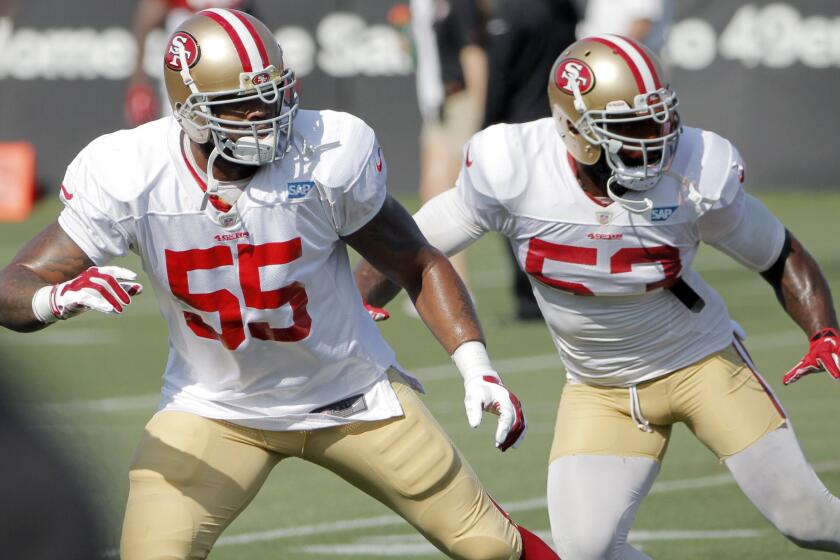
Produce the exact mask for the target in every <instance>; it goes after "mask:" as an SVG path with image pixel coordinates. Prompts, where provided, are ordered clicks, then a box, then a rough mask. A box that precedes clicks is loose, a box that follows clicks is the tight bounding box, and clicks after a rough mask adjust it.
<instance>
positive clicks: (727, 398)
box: [355, 35, 840, 560]
mask: <svg viewBox="0 0 840 560" xmlns="http://www.w3.org/2000/svg"><path fill="white" fill-rule="evenodd" d="M548 97H549V100H550V106H551V111H552V115H553V118H545V119H540V120H537V121H532V122H529V123H523V124H513V125H510V124H500V125H495V126H491V127H490V128H487V129H485V130H483V131H481V132H480V133H478V134H476V135H475V136H474V137H473V138H472V139H471V140H470V141H469V143H468V144H467V154H468V155H467V157H466V158H465V160H464V165H463V167H462V169H461V174H460V176H459V178H458V182H457V184H456V187H455V188H454V189H452V190H449V191H446V192H444V193H443V194H441V195H438V196H437V197H435V198H434V199H432V200H430V201H429V202H427V203H426V204H425V205H424V206H423V207H422V208H421V209H420V210H419V211H418V212H417V214H415V219H416V220H417V223H418V225H419V226H420V230H421V231H422V232H423V234H424V236H425V237H426V238H427V239H428V240H429V241H430V242H431V243H432V244H433V245H434V246H436V247H437V248H439V249H440V250H442V251H443V252H445V253H447V254H450V253H455V252H457V251H459V250H462V249H463V248H465V247H466V246H468V245H469V244H470V243H472V242H473V241H475V240H476V239H478V238H480V237H481V236H482V235H483V234H484V233H486V232H489V231H496V232H500V233H502V234H503V235H505V236H506V237H507V238H508V239H509V240H510V242H511V244H512V245H513V246H514V248H515V251H516V256H517V258H518V260H519V263H520V265H521V266H522V268H523V269H525V270H526V271H527V272H528V274H529V275H530V280H531V283H532V285H533V288H534V292H535V294H536V296H537V301H538V302H539V305H540V309H541V310H542V312H543V316H544V317H545V320H546V323H547V326H548V328H549V331H550V333H551V336H552V338H553V341H554V344H555V346H556V347H557V350H558V352H559V354H560V357H561V359H562V361H563V364H564V366H565V370H566V377H567V382H566V384H565V386H564V388H563V392H562V395H561V396H560V403H559V406H558V410H557V421H556V426H555V431H554V441H553V445H552V449H551V452H550V464H549V467H548V488H547V493H548V511H549V517H550V519H551V528H552V535H553V537H554V542H555V545H556V547H557V551H558V553H559V554H560V556H561V557H563V558H569V559H573V560H614V559H625V560H626V559H632V560H644V559H648V558H649V557H648V556H647V555H646V554H645V553H644V552H642V551H640V550H639V549H637V548H635V547H633V546H632V545H631V544H630V543H629V542H628V535H629V533H630V529H631V527H632V525H633V522H634V519H635V516H636V512H637V511H638V508H639V506H640V505H641V502H642V500H643V499H644V498H645V496H646V495H647V494H648V492H649V491H650V489H651V487H652V486H653V483H654V480H655V479H656V476H657V474H658V473H659V469H660V465H661V461H662V459H663V457H664V455H665V452H666V450H667V447H668V443H669V440H670V438H671V432H672V428H673V426H674V425H675V424H677V423H680V422H682V423H684V424H685V425H686V426H687V427H688V428H689V429H690V430H691V431H692V432H693V433H694V435H695V436H696V437H697V438H698V439H699V440H700V441H701V442H702V443H703V444H704V445H705V446H706V447H708V448H709V449H710V450H711V451H712V452H713V453H714V454H715V455H716V456H717V457H718V458H719V459H720V460H721V461H722V462H723V463H724V464H725V465H726V467H727V469H729V472H730V474H731V475H732V476H733V478H734V480H735V482H736V483H737V484H738V486H739V487H740V488H741V490H742V491H743V492H744V494H745V495H746V497H747V498H748V499H749V500H750V502H751V503H752V504H753V505H754V506H755V507H756V508H757V509H758V511H760V512H761V513H762V514H763V515H764V516H765V517H766V518H767V519H768V520H769V521H770V522H771V523H772V524H773V525H774V526H775V527H776V528H777V529H778V530H779V531H780V532H781V533H782V534H783V535H784V536H786V537H787V538H788V539H790V540H791V541H792V542H793V543H795V544H796V545H798V546H800V547H803V548H807V549H813V550H822V551H830V552H834V553H840V499H838V498H837V497H835V496H834V495H832V494H831V493H830V492H829V491H828V489H827V488H826V487H825V485H824V484H823V483H822V481H820V479H819V478H818V477H817V475H816V473H815V472H814V469H813V468H812V466H811V465H810V464H809V463H808V461H807V459H806V458H805V456H804V454H803V452H802V449H801V448H800V446H799V442H798V440H797V437H796V435H795V433H794V431H793V427H792V425H791V423H790V421H789V420H788V417H787V414H786V412H785V410H784V409H783V408H782V406H781V404H780V403H779V401H778V399H777V398H776V396H775V395H774V394H773V392H772V391H771V389H770V388H769V386H768V385H767V383H766V382H765V381H764V380H763V378H762V377H761V376H760V374H759V373H758V371H757V369H756V367H755V364H754V363H753V361H752V359H751V358H750V357H749V355H748V354H747V351H746V347H745V345H744V342H743V341H744V338H745V335H744V334H743V331H742V330H741V329H740V327H739V326H738V325H737V324H735V323H734V322H733V321H732V320H731V319H730V317H729V313H728V311H727V309H726V305H725V303H724V301H723V299H722V298H721V297H720V295H719V294H718V293H717V292H716V291H715V290H714V289H713V288H712V287H711V286H710V285H709V284H707V283H706V282H705V280H704V279H703V278H702V277H701V276H700V275H699V274H698V273H697V272H696V271H694V270H693V269H692V266H691V265H692V262H693V260H694V258H695V256H696V254H697V251H698V249H699V246H700V243H701V242H703V243H706V244H708V245H711V246H712V247H715V248H717V249H719V250H720V251H722V252H723V253H725V254H726V255H729V256H730V257H732V258H733V259H735V260H736V261H737V262H739V263H741V264H742V265H744V266H746V267H747V268H749V269H750V270H753V271H755V272H757V273H759V274H760V275H761V276H762V278H763V279H764V280H766V281H767V282H768V283H769V284H770V286H771V287H772V288H773V290H774V292H775V294H776V298H777V300H778V301H779V303H780V304H781V307H782V308H783V310H784V311H785V312H786V313H787V315H788V316H789V317H790V318H791V319H792V320H793V321H794V322H795V323H796V324H797V325H798V326H799V328H800V329H801V330H802V331H803V333H804V335H805V340H806V341H807V344H808V350H807V352H806V354H805V356H804V357H803V358H802V360H800V361H799V362H798V363H797V364H796V365H794V367H793V368H791V369H790V371H788V372H787V373H786V374H785V375H784V377H783V383H784V384H786V385H787V384H789V383H792V382H794V381H796V380H797V379H799V378H800V377H801V376H803V375H806V374H810V373H814V372H818V371H827V372H828V373H829V374H830V375H831V376H832V377H833V378H835V379H840V335H838V324H837V314H836V312H835V308H834V303H833V301H832V298H831V292H830V289H829V286H828V283H827V282H826V279H825V277H824V275H823V273H822V271H821V270H820V268H819V266H818V265H817V263H816V262H815V261H814V259H813V257H811V256H810V255H809V253H808V252H807V251H806V250H805V248H804V247H803V246H802V244H801V243H800V242H799V241H798V240H797V238H796V237H795V236H794V235H793V234H792V233H791V232H790V231H789V230H787V229H786V228H785V226H784V225H783V224H782V223H781V222H780V221H779V220H778V219H777V218H776V217H775V216H774V215H773V214H772V213H771V212H770V211H769V210H768V209H767V207H766V206H764V205H763V204H762V203H761V202H760V201H759V200H758V199H757V198H755V197H753V196H751V195H749V194H747V193H746V192H745V190H744V187H743V183H744V180H745V171H744V162H743V160H742V159H741V156H740V154H739V153H738V150H737V149H736V148H735V147H734V146H733V145H732V144H731V143H730V142H729V141H728V140H726V139H724V138H722V137H721V136H718V135H717V134H715V133H712V132H709V131H706V130H701V129H698V128H690V127H685V128H684V127H682V125H681V124H680V119H679V115H678V113H677V111H676V107H677V96H676V93H675V92H674V90H673V89H672V88H671V87H670V85H669V84H668V83H667V81H666V80H665V77H664V75H663V72H662V67H661V64H660V63H659V62H658V59H657V57H656V55H655V54H654V53H653V52H652V51H651V50H650V49H648V48H646V47H645V46H643V45H642V44H641V43H638V42H636V41H634V40H633V39H630V38H627V37H620V36H617V35H597V36H594V37H588V38H585V39H581V40H579V41H577V42H575V43H574V44H572V45H571V46H570V47H569V48H568V49H567V50H565V51H564V52H563V53H562V54H561V55H560V56H559V57H558V59H557V61H556V62H555V65H554V67H553V68H552V69H551V71H550V72H549V74H548ZM355 275H356V283H357V285H358V287H359V291H360V292H361V294H362V297H363V298H365V299H366V301H368V302H370V303H371V304H372V305H376V306H383V305H385V304H386V303H387V301H388V299H389V298H390V297H393V295H394V294H395V293H396V291H397V290H398V288H397V287H396V286H394V285H393V284H391V283H389V282H388V281H387V279H385V278H384V277H383V275H382V274H381V273H379V272H377V271H375V270H374V269H373V268H372V267H370V265H367V264H366V263H362V264H361V265H360V266H359V267H358V268H357V269H356V273H355Z"/></svg>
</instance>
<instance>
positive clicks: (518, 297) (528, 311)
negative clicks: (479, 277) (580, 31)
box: [453, 0, 578, 320]
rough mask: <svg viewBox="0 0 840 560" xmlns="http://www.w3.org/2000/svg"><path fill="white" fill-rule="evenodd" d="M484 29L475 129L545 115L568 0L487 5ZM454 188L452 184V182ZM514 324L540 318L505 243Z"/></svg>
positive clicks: (566, 33)
mask: <svg viewBox="0 0 840 560" xmlns="http://www.w3.org/2000/svg"><path fill="white" fill-rule="evenodd" d="M490 6H491V8H490V9H491V12H490V17H489V21H488V24H487V67H488V72H487V78H488V80H487V83H488V84H489V86H488V88H487V103H486V108H485V111H484V123H483V124H482V126H481V128H482V129H483V128H487V127H488V126H491V125H494V124H498V123H524V122H528V121H534V120H537V119H541V118H543V117H548V116H551V113H550V111H549V109H548V94H547V93H546V88H545V77H546V76H547V75H548V71H549V70H551V65H552V64H554V61H555V59H556V58H557V56H558V55H559V54H560V53H561V52H563V49H565V48H566V47H568V46H569V45H570V44H571V43H572V42H574V40H575V26H576V25H577V22H578V14H577V9H576V8H575V5H574V3H573V2H572V0H493V1H492V2H491V4H490ZM453 184H454V181H453ZM505 252H506V254H507V255H508V258H509V260H510V264H511V269H512V271H513V275H512V276H513V296H514V301H515V304H516V309H515V314H516V317H517V318H518V319H521V320H530V319H541V318H542V313H540V309H539V306H538V305H537V301H536V299H534V293H533V291H532V289H531V283H530V282H529V281H528V276H527V275H526V274H525V273H524V272H523V271H522V270H521V269H520V268H519V264H518V263H517V262H516V257H515V255H514V254H513V250H512V248H511V247H510V245H509V244H507V243H505Z"/></svg>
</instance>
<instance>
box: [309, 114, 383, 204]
mask: <svg viewBox="0 0 840 560" xmlns="http://www.w3.org/2000/svg"><path fill="white" fill-rule="evenodd" d="M294 127H295V130H296V132H299V133H300V134H301V136H302V137H303V139H304V141H305V143H306V145H307V154H308V157H310V158H313V159H315V160H316V165H315V167H314V169H313V175H312V177H313V179H314V180H315V182H316V183H318V184H319V185H320V186H321V187H323V188H327V189H333V188H338V189H346V188H347V187H349V186H351V185H352V184H353V183H354V182H355V181H356V179H358V178H359V176H360V175H361V173H362V172H363V170H364V169H365V166H366V164H367V162H368V160H369V159H370V157H371V151H372V150H373V149H374V144H375V143H376V136H375V134H374V132H373V129H371V127H370V126H368V125H367V123H365V122H364V121H363V120H362V119H360V118H358V117H356V116H353V115H351V114H349V113H342V112H338V111H299V113H298V115H297V116H296V117H295V121H294Z"/></svg>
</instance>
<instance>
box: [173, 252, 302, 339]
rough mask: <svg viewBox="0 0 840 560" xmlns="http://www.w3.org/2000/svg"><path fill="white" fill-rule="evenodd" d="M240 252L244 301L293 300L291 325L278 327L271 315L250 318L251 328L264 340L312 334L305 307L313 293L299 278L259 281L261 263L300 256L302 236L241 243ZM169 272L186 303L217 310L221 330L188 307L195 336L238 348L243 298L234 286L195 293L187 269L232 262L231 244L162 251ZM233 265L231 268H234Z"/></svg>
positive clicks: (257, 304)
mask: <svg viewBox="0 0 840 560" xmlns="http://www.w3.org/2000/svg"><path fill="white" fill-rule="evenodd" d="M236 251H237V255H238V257H239V284H240V286H241V287H242V294H243V296H244V299H245V302H244V304H245V307H250V308H252V309H265V310H270V309H279V308H280V307H283V306H284V305H289V306H290V307H291V309H292V325H291V326H290V327H283V328H275V327H272V326H271V325H270V324H269V323H268V322H267V321H259V322H254V323H248V332H249V333H250V334H251V336H252V337H254V338H258V339H260V340H273V341H277V342H296V341H298V340H303V339H304V338H306V337H307V336H309V331H310V329H311V326H312V318H311V317H310V316H309V313H308V312H307V311H306V304H307V303H308V301H309V298H308V297H307V295H306V290H305V289H304V287H303V284H301V283H300V282H293V283H292V284H289V285H288V286H283V287H282V288H278V289H276V290H269V291H264V290H263V289H262V287H261V286H260V268H261V267H264V266H269V265H282V264H287V263H290V262H292V261H294V260H295V259H298V258H300V256H301V242H300V238H295V239H292V240H290V241H283V242H279V243H264V244H262V245H237V246H236ZM164 253H165V256H166V273H167V277H168V279H169V287H170V289H171V290H172V294H173V295H174V296H175V297H177V298H178V299H180V300H181V301H183V302H185V303H187V304H188V305H190V306H192V307H194V308H195V309H198V310H199V311H205V312H208V313H213V312H215V313H218V314H219V324H220V326H221V332H216V330H215V329H214V328H213V327H211V326H210V325H208V324H207V323H206V322H205V321H204V320H203V319H202V318H201V317H200V316H199V315H198V314H196V313H192V312H190V311H184V320H185V321H186V323H187V326H188V327H189V328H190V330H192V331H193V332H194V333H195V334H196V336H200V337H201V338H209V339H213V340H218V341H220V342H221V343H222V345H224V347H225V348H227V349H228V350H236V349H237V348H239V346H240V345H241V344H242V343H243V342H244V341H245V325H244V324H243V321H242V311H241V307H242V302H240V301H239V298H238V297H236V295H234V294H233V293H232V292H231V291H230V290H217V291H215V292H209V293H194V292H190V290H189V281H188V279H187V277H188V274H189V272H190V271H192V270H212V269H216V268H223V267H228V266H231V267H232V266H233V249H231V248H230V247H228V246H225V245H218V246H216V247H210V248H208V249H190V250H187V251H170V250H168V249H167V250H166V251H164ZM232 273H233V271H231V274H232Z"/></svg>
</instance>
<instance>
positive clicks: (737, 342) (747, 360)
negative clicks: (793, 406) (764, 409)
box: [732, 336, 787, 419]
mask: <svg viewBox="0 0 840 560" xmlns="http://www.w3.org/2000/svg"><path fill="white" fill-rule="evenodd" d="M732 346H734V347H735V351H736V352H738V355H739V356H741V359H742V360H744V364H745V365H746V366H747V368H749V370H750V371H751V372H752V374H753V377H755V379H756V381H758V383H759V385H761V387H762V389H764V392H765V393H767V397H768V398H769V399H770V402H772V403H773V406H775V407H776V410H777V411H778V412H779V415H781V417H782V418H784V419H787V414H786V413H785V409H784V408H782V403H780V402H779V399H777V398H776V395H775V393H773V389H771V388H770V386H769V385H768V384H767V382H766V381H765V380H764V378H763V377H761V374H760V373H758V368H757V367H756V366H755V362H753V359H752V357H751V356H750V353H749V352H747V347H746V346H744V343H743V342H741V339H740V338H738V337H737V336H736V337H735V339H734V340H733V341H732Z"/></svg>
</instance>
